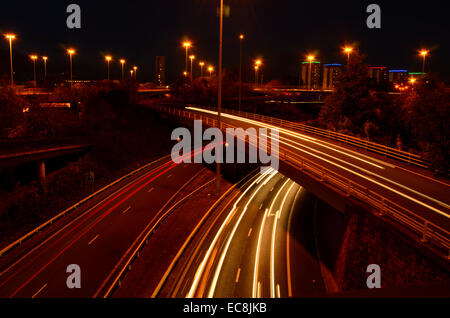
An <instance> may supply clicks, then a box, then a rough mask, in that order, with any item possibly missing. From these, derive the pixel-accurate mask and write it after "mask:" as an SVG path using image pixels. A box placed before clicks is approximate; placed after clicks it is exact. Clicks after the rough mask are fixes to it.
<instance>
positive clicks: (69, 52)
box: [67, 49, 75, 88]
mask: <svg viewBox="0 0 450 318" xmlns="http://www.w3.org/2000/svg"><path fill="white" fill-rule="evenodd" d="M67 53H68V54H69V60H70V88H72V78H73V77H72V56H73V55H74V54H75V50H74V49H68V50H67Z"/></svg>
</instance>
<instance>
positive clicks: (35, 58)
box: [30, 55, 38, 60]
mask: <svg viewBox="0 0 450 318" xmlns="http://www.w3.org/2000/svg"><path fill="white" fill-rule="evenodd" d="M37 58H38V57H37V56H36V55H30V59H32V60H37Z"/></svg>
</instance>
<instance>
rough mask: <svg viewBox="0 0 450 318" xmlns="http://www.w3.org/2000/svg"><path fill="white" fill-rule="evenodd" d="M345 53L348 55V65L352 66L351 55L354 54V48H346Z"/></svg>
mask: <svg viewBox="0 0 450 318" xmlns="http://www.w3.org/2000/svg"><path fill="white" fill-rule="evenodd" d="M344 52H345V53H346V54H347V65H349V64H350V54H352V52H353V48H352V47H345V48H344Z"/></svg>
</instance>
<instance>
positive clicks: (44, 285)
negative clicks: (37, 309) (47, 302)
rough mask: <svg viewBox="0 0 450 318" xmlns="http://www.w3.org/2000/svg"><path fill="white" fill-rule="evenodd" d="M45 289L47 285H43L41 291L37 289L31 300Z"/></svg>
mask: <svg viewBox="0 0 450 318" xmlns="http://www.w3.org/2000/svg"><path fill="white" fill-rule="evenodd" d="M45 287H47V283H45V284H44V286H42V287H41V289H39V290H38V291H37V292H36V293H35V294H34V295H33V297H31V298H36V296H37V295H39V293H40V292H41V291H42V290H43V289H44V288H45Z"/></svg>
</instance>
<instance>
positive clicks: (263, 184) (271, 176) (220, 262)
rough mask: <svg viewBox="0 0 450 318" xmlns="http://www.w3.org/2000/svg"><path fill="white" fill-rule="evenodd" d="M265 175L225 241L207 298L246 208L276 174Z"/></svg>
mask: <svg viewBox="0 0 450 318" xmlns="http://www.w3.org/2000/svg"><path fill="white" fill-rule="evenodd" d="M270 169H272V168H270ZM272 170H273V169H272ZM267 174H270V176H269V177H268V178H267V179H266V180H265V181H264V182H263V183H261V185H260V186H259V187H258V188H257V189H256V191H255V192H253V195H252V196H251V197H250V198H249V199H248V200H247V204H246V205H245V207H244V210H243V211H242V212H241V215H240V216H239V218H238V220H237V222H236V224H235V226H234V228H233V230H232V231H231V234H230V235H229V237H228V240H227V243H226V245H225V248H224V250H223V251H222V254H221V256H220V259H219V263H218V265H217V266H216V271H215V273H214V276H213V280H212V283H211V287H210V289H209V293H208V298H212V297H213V296H214V292H215V289H216V285H217V281H218V279H219V275H220V272H221V270H222V266H223V261H224V260H225V256H226V255H227V253H228V249H229V247H230V244H231V241H232V240H233V237H234V234H235V233H236V230H237V228H238V227H239V224H240V223H241V220H242V218H243V217H244V215H245V213H246V212H247V209H248V206H249V205H250V203H251V202H252V200H253V198H254V197H255V196H256V194H257V193H258V192H259V191H260V190H261V188H262V187H264V186H265V185H266V184H267V183H268V182H269V181H270V180H271V179H272V178H273V177H275V176H276V175H277V174H276V173H269V172H268V173H267Z"/></svg>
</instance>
